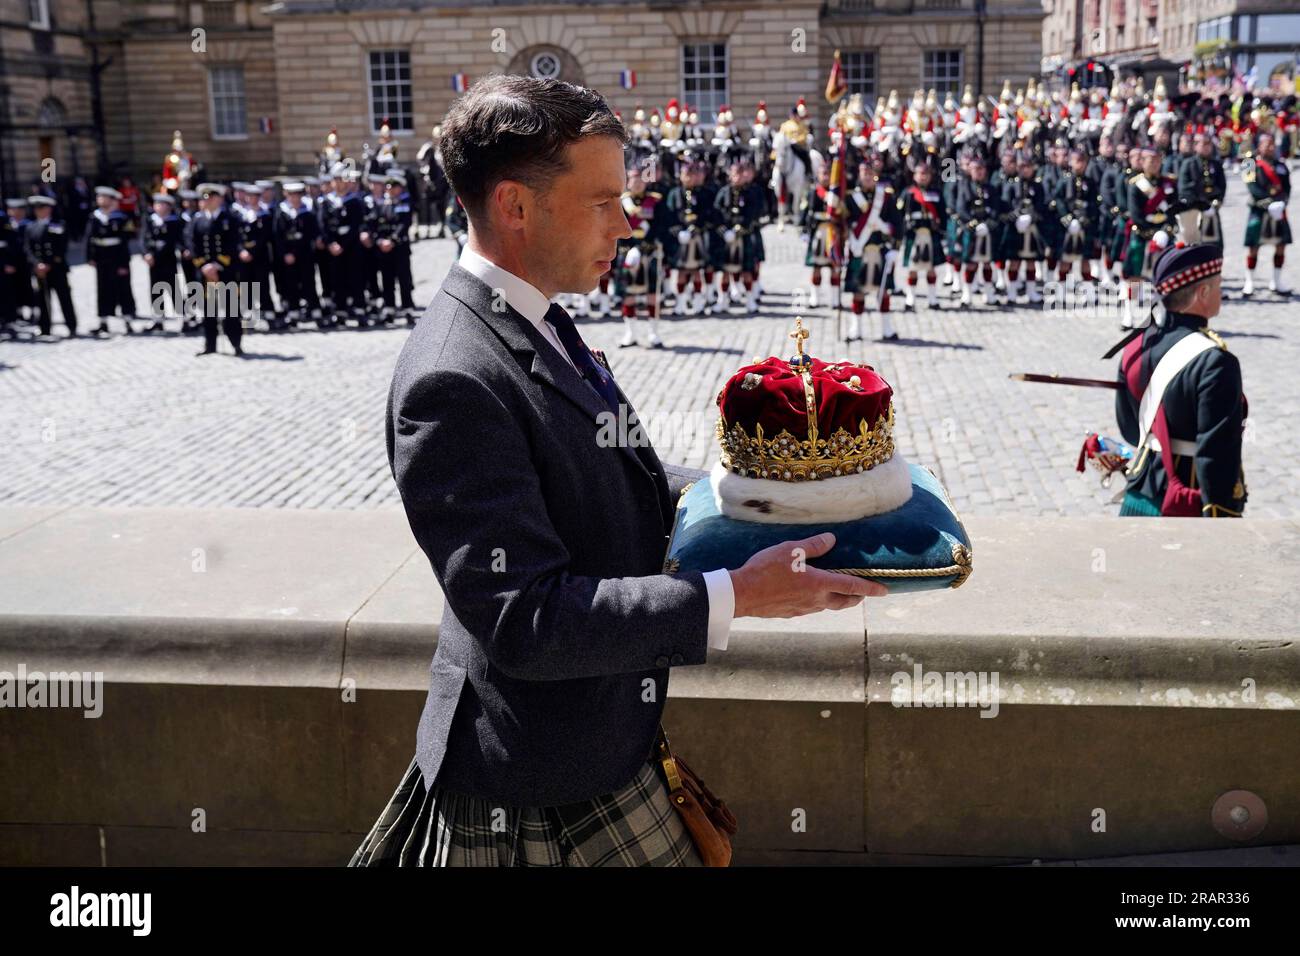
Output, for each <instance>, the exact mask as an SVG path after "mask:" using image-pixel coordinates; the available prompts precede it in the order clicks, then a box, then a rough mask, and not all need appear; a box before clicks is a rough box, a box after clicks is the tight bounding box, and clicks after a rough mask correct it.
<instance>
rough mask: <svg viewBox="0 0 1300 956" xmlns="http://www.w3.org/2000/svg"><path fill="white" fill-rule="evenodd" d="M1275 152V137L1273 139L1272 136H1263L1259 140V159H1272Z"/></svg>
mask: <svg viewBox="0 0 1300 956" xmlns="http://www.w3.org/2000/svg"><path fill="white" fill-rule="evenodd" d="M1273 150H1274V143H1273V137H1272V136H1261V137H1260V138H1259V158H1260V159H1272V158H1273Z"/></svg>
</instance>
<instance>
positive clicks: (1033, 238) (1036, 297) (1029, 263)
mask: <svg viewBox="0 0 1300 956" xmlns="http://www.w3.org/2000/svg"><path fill="white" fill-rule="evenodd" d="M1047 200H1048V197H1047V194H1046V191H1045V189H1044V187H1043V180H1042V177H1041V175H1039V172H1038V169H1037V167H1036V166H1035V164H1034V157H1033V154H1032V153H1030V152H1029V151H1028V150H1022V151H1021V152H1020V153H1019V154H1018V155H1017V156H1016V175H1015V176H1014V177H1013V178H1011V179H1008V180H1007V181H1006V183H1005V185H1004V186H1003V190H1002V208H1003V213H1002V217H1003V221H1005V222H1006V223H1008V224H1009V225H1010V226H1011V228H1010V229H1009V230H1008V232H1007V245H1006V250H1005V253H1004V254H1005V256H1006V264H1007V298H1008V299H1010V300H1012V301H1015V300H1016V299H1017V298H1019V295H1018V292H1019V290H1018V286H1019V283H1020V269H1021V267H1022V266H1023V267H1024V270H1025V286H1026V294H1027V295H1028V298H1029V301H1030V302H1041V301H1043V296H1042V293H1041V292H1040V291H1039V289H1038V282H1037V279H1036V277H1035V274H1034V269H1035V268H1036V267H1035V263H1036V262H1038V261H1039V260H1040V259H1047V258H1050V257H1051V251H1050V249H1049V247H1048V240H1047V236H1046V235H1044V232H1045V231H1046V230H1044V229H1043V225H1044V224H1045V223H1046V221H1047V218H1048V213H1047Z"/></svg>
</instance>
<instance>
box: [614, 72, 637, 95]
mask: <svg viewBox="0 0 1300 956" xmlns="http://www.w3.org/2000/svg"><path fill="white" fill-rule="evenodd" d="M618 82H619V83H620V84H621V85H622V87H623V89H625V90H630V89H633V88H634V87H635V86H636V70H623V71H621V72H620V73H619V76H618Z"/></svg>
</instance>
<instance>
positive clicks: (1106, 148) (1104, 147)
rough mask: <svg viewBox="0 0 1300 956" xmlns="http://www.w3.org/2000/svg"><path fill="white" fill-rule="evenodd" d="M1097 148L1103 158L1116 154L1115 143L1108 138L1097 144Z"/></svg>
mask: <svg viewBox="0 0 1300 956" xmlns="http://www.w3.org/2000/svg"><path fill="white" fill-rule="evenodd" d="M1097 150H1098V152H1100V153H1101V155H1102V158H1103V159H1110V158H1111V157H1112V156H1114V155H1115V144H1114V143H1112V142H1111V141H1110V140H1108V139H1103V140H1102V141H1101V143H1100V144H1099V145H1098V146H1097Z"/></svg>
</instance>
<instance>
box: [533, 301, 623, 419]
mask: <svg viewBox="0 0 1300 956" xmlns="http://www.w3.org/2000/svg"><path fill="white" fill-rule="evenodd" d="M546 321H547V322H549V323H551V325H553V326H554V327H555V334H556V335H558V336H559V337H560V344H561V345H563V346H564V351H566V352H567V353H569V358H570V359H572V360H573V365H574V367H575V368H576V369H577V370H578V374H579V375H581V376H582V378H583V381H585V382H586V383H587V384H588V385H590V386H591V387H592V389H594V390H595V392H596V394H597V395H599V396H600V397H601V398H603V399H604V400H605V404H606V405H608V406H609V408H610V410H611V411H612V412H613V413H614V414H615V415H617V414H618V406H619V397H618V387H617V386H616V385H615V384H614V376H612V375H610V374H609V371H608V370H607V369H606V368H605V366H603V365H601V364H600V363H599V362H597V361H596V357H595V356H594V355H592V354H591V350H590V349H589V348H587V346H586V344H584V343H583V341H582V336H580V335H579V334H578V328H577V326H575V325H574V324H573V319H571V318H570V317H569V313H567V312H565V311H564V309H563V308H561V307H560V306H558V305H556V304H555V303H552V304H551V307H550V308H549V309H547V310H546Z"/></svg>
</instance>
